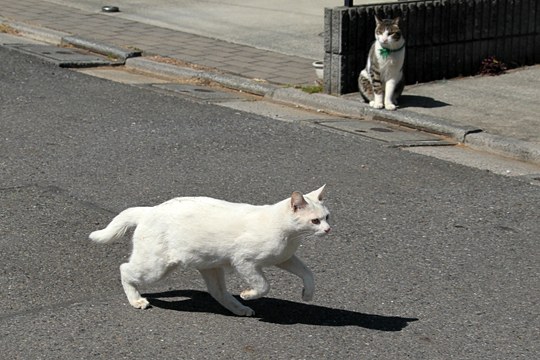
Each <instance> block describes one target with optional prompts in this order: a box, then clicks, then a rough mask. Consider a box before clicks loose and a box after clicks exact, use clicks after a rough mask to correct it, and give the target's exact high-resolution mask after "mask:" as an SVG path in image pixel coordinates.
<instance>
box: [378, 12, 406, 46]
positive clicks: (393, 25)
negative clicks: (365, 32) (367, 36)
mask: <svg viewBox="0 0 540 360" xmlns="http://www.w3.org/2000/svg"><path fill="white" fill-rule="evenodd" d="M375 20H376V21H377V26H376V27H375V38H376V39H377V41H378V42H379V43H380V44H381V45H386V44H388V45H392V44H394V43H397V42H399V40H400V39H401V30H400V29H399V18H395V19H393V20H389V19H385V20H381V19H379V18H378V17H375Z"/></svg>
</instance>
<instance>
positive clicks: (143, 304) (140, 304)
mask: <svg viewBox="0 0 540 360" xmlns="http://www.w3.org/2000/svg"><path fill="white" fill-rule="evenodd" d="M131 306H133V307H134V308H136V309H146V308H148V307H149V306H150V303H149V302H148V300H146V299H145V298H140V299H139V300H135V301H133V302H132V303H131Z"/></svg>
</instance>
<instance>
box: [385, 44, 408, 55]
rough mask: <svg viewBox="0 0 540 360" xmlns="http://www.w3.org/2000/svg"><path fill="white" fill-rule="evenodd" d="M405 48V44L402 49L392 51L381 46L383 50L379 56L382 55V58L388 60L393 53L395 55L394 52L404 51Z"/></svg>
mask: <svg viewBox="0 0 540 360" xmlns="http://www.w3.org/2000/svg"><path fill="white" fill-rule="evenodd" d="M404 47H405V44H403V46H402V47H400V48H399V49H395V50H392V49H387V48H385V47H383V46H382V45H381V48H380V49H379V55H381V57H382V58H383V59H386V58H387V57H388V56H390V54H391V53H394V52H398V51H400V50H403V48H404Z"/></svg>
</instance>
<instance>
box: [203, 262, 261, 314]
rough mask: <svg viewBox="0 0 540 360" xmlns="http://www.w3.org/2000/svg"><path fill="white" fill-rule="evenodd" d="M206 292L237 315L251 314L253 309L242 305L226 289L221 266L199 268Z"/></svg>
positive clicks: (253, 312)
mask: <svg viewBox="0 0 540 360" xmlns="http://www.w3.org/2000/svg"><path fill="white" fill-rule="evenodd" d="M199 272H200V273H201V275H202V277H203V279H204V281H205V283H206V287H207V288H208V292H209V293H210V295H212V297H213V298H214V299H216V301H217V302H219V303H220V304H221V305H222V306H223V307H224V308H226V309H227V310H229V311H230V312H232V313H233V314H235V315H238V316H253V315H254V314H255V311H253V309H251V308H249V307H247V306H244V305H242V304H241V303H240V301H238V300H236V299H235V297H234V296H232V295H231V294H230V293H229V292H228V291H227V287H226V283H225V273H224V271H223V269H222V268H215V269H205V270H199Z"/></svg>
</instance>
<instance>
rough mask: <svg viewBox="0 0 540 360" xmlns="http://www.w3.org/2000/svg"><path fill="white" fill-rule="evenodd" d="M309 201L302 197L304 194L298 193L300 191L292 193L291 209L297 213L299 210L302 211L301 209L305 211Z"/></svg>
mask: <svg viewBox="0 0 540 360" xmlns="http://www.w3.org/2000/svg"><path fill="white" fill-rule="evenodd" d="M307 204H308V203H307V201H306V199H304V196H303V195H302V193H300V192H298V191H295V192H293V193H292V195H291V207H292V209H293V211H295V212H296V211H297V210H300V209H303V208H305V207H306V206H307Z"/></svg>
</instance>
